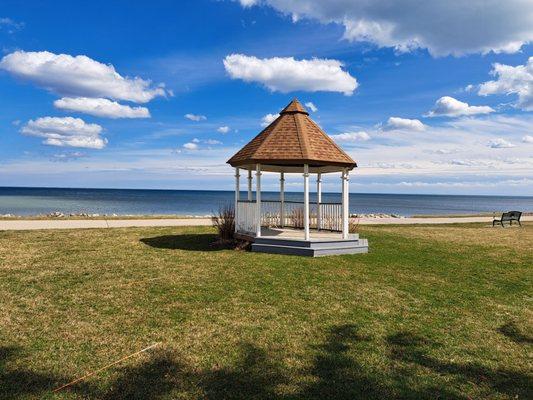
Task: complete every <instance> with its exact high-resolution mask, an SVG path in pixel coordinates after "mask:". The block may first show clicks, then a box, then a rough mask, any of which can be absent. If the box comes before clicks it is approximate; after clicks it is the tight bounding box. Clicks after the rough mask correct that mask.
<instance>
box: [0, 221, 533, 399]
mask: <svg viewBox="0 0 533 400" xmlns="http://www.w3.org/2000/svg"><path fill="white" fill-rule="evenodd" d="M361 233H362V236H363V237H366V238H368V239H369V242H370V253H369V254H366V255H354V256H336V257H329V258H318V259H310V258H300V257H290V256H278V255H266V254H257V253H248V252H242V251H241V252H239V251H232V250H214V249H212V248H210V245H209V244H210V243H211V242H212V241H213V239H214V234H213V230H212V229H210V228H127V229H105V230H70V231H27V232H0V304H1V307H2V310H1V313H0V398H1V399H25V398H45V399H56V398H57V399H82V398H83V399H148V400H149V399H271V398H281V399H358V398H361V399H387V398H411V399H423V398H427V399H436V398H442V399H472V398H475V399H478V398H483V399H486V398H494V399H504V398H505V399H506V398H512V399H515V398H519V399H526V398H532V395H533V384H532V382H533V374H532V372H531V371H532V368H533V365H532V350H533V311H532V307H531V300H532V296H533V284H532V278H533V270H532V267H533V224H529V225H528V224H524V227H523V228H522V229H520V228H512V229H502V228H494V229H492V228H489V227H487V226H485V225H481V224H477V225H475V224H473V225H455V226H368V227H362V228H361ZM154 343H160V344H159V345H158V346H157V347H155V348H154V349H152V350H150V351H147V352H145V353H142V354H140V355H138V356H135V357H132V358H129V359H127V360H125V361H124V362H122V363H120V364H117V365H115V366H113V367H111V368H109V369H107V370H105V371H102V372H100V373H98V374H97V375H94V376H92V377H90V378H88V379H87V380H85V381H83V382H81V383H78V384H76V385H73V386H71V387H69V388H67V389H65V390H62V391H60V392H59V393H57V394H53V393H52V392H51V391H52V389H54V388H56V387H58V386H61V385H63V384H64V383H67V382H69V381H71V380H73V379H75V378H77V377H79V376H82V375H84V374H86V373H87V372H90V371H92V370H96V369H98V368H100V367H102V366H104V365H106V364H109V363H112V362H114V361H116V360H118V359H120V358H122V357H124V356H127V355H129V354H131V353H134V352H136V351H138V350H140V349H142V348H145V347H147V346H149V345H151V344H154Z"/></svg>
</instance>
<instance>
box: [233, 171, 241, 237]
mask: <svg viewBox="0 0 533 400" xmlns="http://www.w3.org/2000/svg"><path fill="white" fill-rule="evenodd" d="M240 176H241V175H240V174H239V168H235V208H234V218H235V232H238V224H237V221H238V220H239V219H238V218H239V217H238V215H237V211H238V209H239V195H240V188H239V178H240Z"/></svg>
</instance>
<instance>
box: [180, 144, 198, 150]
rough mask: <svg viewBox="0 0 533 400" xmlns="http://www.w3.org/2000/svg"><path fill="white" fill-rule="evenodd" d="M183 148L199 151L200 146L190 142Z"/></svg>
mask: <svg viewBox="0 0 533 400" xmlns="http://www.w3.org/2000/svg"><path fill="white" fill-rule="evenodd" d="M183 148H184V149H187V150H198V145H197V144H196V143H192V142H189V143H185V144H184V145H183Z"/></svg>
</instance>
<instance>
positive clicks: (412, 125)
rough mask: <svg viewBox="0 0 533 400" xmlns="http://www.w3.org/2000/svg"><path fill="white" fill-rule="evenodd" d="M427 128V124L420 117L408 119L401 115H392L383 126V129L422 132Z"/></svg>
mask: <svg viewBox="0 0 533 400" xmlns="http://www.w3.org/2000/svg"><path fill="white" fill-rule="evenodd" d="M425 129H426V126H425V125H424V124H423V123H422V122H421V121H420V120H418V119H407V118H399V117H390V118H389V119H388V120H387V123H386V124H385V126H384V127H383V130H386V131H393V130H406V131H417V132H421V131H424V130H425Z"/></svg>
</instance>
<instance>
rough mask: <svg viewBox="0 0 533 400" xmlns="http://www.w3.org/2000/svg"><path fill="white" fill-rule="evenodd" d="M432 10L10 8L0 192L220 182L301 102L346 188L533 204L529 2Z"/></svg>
mask: <svg viewBox="0 0 533 400" xmlns="http://www.w3.org/2000/svg"><path fill="white" fill-rule="evenodd" d="M132 3H133V5H132ZM356 3H357V4H356ZM425 3H426V2H413V1H403V0H402V1H398V2H394V5H391V3H390V2H387V1H385V0H375V1H374V2H347V1H344V0H331V1H330V2H318V1H316V0H297V1H288V0H265V1H259V0H258V1H255V0H241V1H208V0H201V1H194V2H192V1H181V2H176V1H152V2H149V3H145V4H141V2H126V1H113V2H109V1H107V2H106V1H91V2H74V1H69V2H61V1H54V2H42V1H26V2H25V3H24V6H23V7H21V6H20V2H18V1H3V2H2V4H3V5H2V7H1V8H0V49H1V51H2V54H1V57H3V58H2V60H1V61H0V106H1V109H2V112H1V113H0V126H1V131H0V185H1V186H60V187H111V188H172V189H231V188H232V187H233V186H232V185H233V178H232V175H233V171H232V170H231V168H230V167H229V166H228V165H226V164H225V161H226V160H227V159H228V158H229V157H230V156H231V155H232V154H233V153H235V152H236V151H237V150H238V149H239V148H240V147H242V146H243V145H244V144H245V143H246V142H247V141H249V140H250V139H251V138H252V137H253V136H255V135H256V134H257V133H258V132H259V131H260V130H261V129H262V124H264V123H265V121H267V120H268V116H269V115H275V114H276V113H277V112H278V111H279V110H280V109H281V108H283V107H284V106H285V105H286V104H287V103H288V102H289V101H290V100H291V99H292V98H294V97H297V98H298V99H299V100H300V101H301V102H302V103H312V104H313V106H312V107H308V108H309V109H310V111H311V117H312V118H313V119H315V121H317V122H318V123H319V124H320V125H321V126H322V128H323V129H324V130H325V131H326V132H327V133H328V134H330V135H331V136H332V137H333V138H334V139H335V140H336V141H337V142H338V143H339V144H340V145H341V146H343V148H345V149H346V150H347V151H348V152H349V153H350V154H351V155H352V157H353V158H354V159H355V160H357V162H358V164H359V168H358V169H357V170H356V171H355V172H354V173H353V176H352V179H351V182H350V184H351V190H352V191H353V192H386V193H453V194H515V195H533V129H532V127H533V123H532V122H533V115H532V111H533V59H532V60H531V61H529V57H530V56H533V45H531V44H529V43H531V41H532V40H533V6H532V5H531V2H524V1H520V0H512V1H509V2H491V1H488V0H485V1H482V0H476V1H472V2H471V7H470V8H468V9H464V7H463V8H462V6H461V5H460V4H459V5H457V4H455V2H435V3H434V7H433V8H428V7H426V6H425ZM458 3H460V2H458ZM365 4H366V5H365ZM435 5H436V6H435ZM395 7H398V9H395ZM82 56H84V57H82ZM315 108H316V111H312V110H311V109H315ZM276 179H277V178H276V177H275V176H271V177H268V176H267V177H266V179H265V186H266V187H267V188H272V189H275V188H276V185H277V183H276ZM289 185H292V186H293V187H294V188H295V190H297V189H298V188H299V187H300V185H301V177H299V176H293V177H290V181H289ZM339 187H340V184H339V180H338V177H336V176H335V177H329V178H328V179H326V182H325V189H326V190H332V191H334V190H338V189H339Z"/></svg>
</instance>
